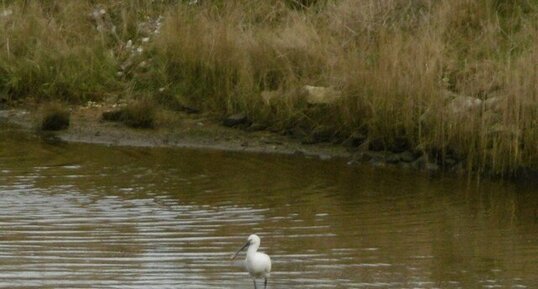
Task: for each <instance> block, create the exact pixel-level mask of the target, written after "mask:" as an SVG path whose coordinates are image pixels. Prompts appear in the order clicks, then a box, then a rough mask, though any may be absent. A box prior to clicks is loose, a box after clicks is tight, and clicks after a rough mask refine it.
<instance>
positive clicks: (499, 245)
mask: <svg viewBox="0 0 538 289" xmlns="http://www.w3.org/2000/svg"><path fill="white" fill-rule="evenodd" d="M254 232H256V233H258V234H259V235H260V236H261V238H262V250H263V251H265V252H267V253H268V254H270V255H271V257H272V260H273V274H272V278H271V280H270V283H269V285H270V286H269V287H270V288H283V289H288V288H399V289H400V288H538V186H537V184H536V183H534V184H533V183H527V184H500V183H483V184H481V185H480V186H479V187H478V186H476V185H468V184H467V183H466V181H459V180H456V179H452V178H441V179H439V178H435V179H429V178H427V177H424V176H421V175H418V174H415V173H413V172H402V171H395V172H393V171H390V170H380V169H371V168H357V167H349V166H346V165H345V164H344V163H342V162H339V161H319V160H309V159H303V158H300V157H292V156H267V155H253V154H240V153H225V152H214V151H196V150H183V149H149V148H126V147H107V146H96V145H83V144H60V145H58V144H57V145H51V144H47V143H45V142H43V141H41V140H40V139H39V138H37V137H34V136H30V135H27V134H22V133H20V132H17V131H16V130H14V129H13V128H8V127H5V126H4V127H0V287H1V288H251V287H252V283H251V280H250V279H249V278H248V275H247V274H246V273H245V272H243V271H242V269H241V268H240V267H239V266H238V264H234V263H232V262H231V261H229V256H230V255H231V253H233V252H234V251H235V250H236V249H237V248H238V247H239V246H240V245H242V243H243V242H244V241H245V239H246V237H247V236H248V235H249V234H251V233H254ZM260 284H261V283H260Z"/></svg>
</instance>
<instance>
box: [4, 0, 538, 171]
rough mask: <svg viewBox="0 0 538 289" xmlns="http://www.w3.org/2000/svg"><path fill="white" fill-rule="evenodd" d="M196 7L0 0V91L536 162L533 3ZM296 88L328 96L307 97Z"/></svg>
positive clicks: (472, 157)
mask: <svg viewBox="0 0 538 289" xmlns="http://www.w3.org/2000/svg"><path fill="white" fill-rule="evenodd" d="M25 2H26V3H27V4H24V3H25ZM199 2H200V4H196V5H189V4H188V3H189V1H142V0H138V1H135V0H130V1H121V2H118V1H109V0H108V1H107V0H102V1H97V2H93V3H94V4H90V2H86V1H55V2H47V1H24V2H23V1H5V2H3V7H2V8H1V9H3V11H4V13H3V14H2V15H3V16H0V25H2V26H3V29H2V30H0V92H2V93H3V94H5V95H7V96H8V98H9V99H11V100H17V99H23V98H29V97H30V98H34V99H37V100H43V101H45V100H62V101H68V102H72V103H83V102H85V101H88V100H97V101H99V100H102V99H104V98H107V97H111V96H113V97H121V98H126V99H127V100H130V99H131V98H134V97H133V96H134V95H151V96H152V99H153V101H154V102H158V103H160V104H161V105H174V106H178V105H179V106H194V107H197V108H201V109H202V110H205V111H208V112H212V113H214V114H216V115H226V114H231V113H235V112H245V113H246V114H247V115H248V117H249V119H251V120H252V121H255V122H258V123H263V124H264V125H265V126H268V127H270V128H272V129H277V130H290V129H293V128H297V127H299V128H301V129H303V130H306V131H314V130H315V129H316V128H317V127H320V126H322V127H324V128H327V127H330V128H332V129H333V130H334V132H335V133H334V135H335V136H338V137H341V138H345V137H346V136H349V135H351V134H353V133H354V132H360V133H362V134H364V135H367V136H368V138H369V139H370V140H381V141H382V143H383V144H384V145H385V147H386V148H387V149H390V148H391V147H392V146H393V145H394V144H395V143H400V142H402V140H405V142H406V143H407V144H408V145H409V146H410V147H411V148H412V149H413V150H416V151H422V152H424V153H426V154H428V155H430V157H431V158H435V159H438V160H439V161H440V162H441V163H442V162H443V161H444V160H445V159H447V158H458V159H463V160H465V165H466V167H467V169H468V170H469V171H475V172H478V173H493V174H502V175H509V174H516V173H517V172H518V171H519V170H520V169H521V168H534V169H536V168H538V153H537V152H538V129H537V127H538V123H537V121H538V86H537V85H536V79H538V72H537V70H538V68H537V67H538V38H536V37H535V35H538V1H536V0H516V1H513V0H511V1H508V0H477V1H468V0H438V1H433V0H416V1H404V0H396V1H394V0H391V1H389V0H364V1H355V0H318V1H310V0H309V1H295V0H291V1H290V0H286V1H279V0H270V1H249V0H230V1H216V0H214V1H210V0H208V1H199ZM0 12H1V11H0ZM102 12H104V13H102ZM91 15H93V16H91ZM305 85H313V86H324V87H331V88H333V89H334V90H335V91H337V92H338V93H339V94H340V95H341V96H342V97H341V98H340V99H339V101H337V102H335V103H333V104H329V105H322V106H312V105H309V104H307V103H305V101H304V99H303V98H302V97H301V92H300V91H301V88H302V87H304V86H305ZM267 92H270V93H272V94H273V95H277V97H275V99H274V100H273V101H272V102H271V104H270V105H267V104H265V103H264V101H263V99H262V94H264V93H267ZM454 99H455V100H454ZM465 99H467V100H472V101H474V100H476V99H479V100H480V101H482V104H480V105H475V106H474V107H470V108H464V106H463V105H457V103H464V102H465ZM458 101H460V102H458ZM484 103H487V104H484Z"/></svg>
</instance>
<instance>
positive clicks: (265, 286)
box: [263, 278, 267, 289]
mask: <svg viewBox="0 0 538 289" xmlns="http://www.w3.org/2000/svg"><path fill="white" fill-rule="evenodd" d="M266 288H267V278H265V281H264V282H263V289H266Z"/></svg>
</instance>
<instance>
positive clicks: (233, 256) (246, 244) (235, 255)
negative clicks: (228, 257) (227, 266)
mask: <svg viewBox="0 0 538 289" xmlns="http://www.w3.org/2000/svg"><path fill="white" fill-rule="evenodd" d="M248 245H250V242H249V241H247V242H246V243H245V245H243V247H241V249H239V250H237V252H235V254H233V255H232V260H233V259H235V257H237V255H238V254H239V252H241V251H243V250H244V249H245V248H246V247H248Z"/></svg>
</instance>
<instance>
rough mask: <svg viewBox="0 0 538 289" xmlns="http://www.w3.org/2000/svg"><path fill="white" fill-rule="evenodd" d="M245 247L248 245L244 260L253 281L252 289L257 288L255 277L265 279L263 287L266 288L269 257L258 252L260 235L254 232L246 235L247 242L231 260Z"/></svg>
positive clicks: (269, 270) (269, 263)
mask: <svg viewBox="0 0 538 289" xmlns="http://www.w3.org/2000/svg"><path fill="white" fill-rule="evenodd" d="M246 247H248V249H247V258H246V259H245V262H246V267H247V271H248V273H249V274H250V276H251V277H252V279H253V281H254V289H257V288H258V287H256V279H257V278H263V279H264V280H265V281H264V283H263V284H264V286H263V288H267V278H269V276H270V275H271V258H269V256H267V254H264V253H261V252H258V249H259V248H260V237H258V236H257V235H256V234H252V235H250V236H248V239H247V243H246V244H245V245H243V247H241V249H239V250H237V252H235V254H233V255H232V260H233V259H235V257H237V254H239V252H241V251H243V249H245V248H246Z"/></svg>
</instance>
